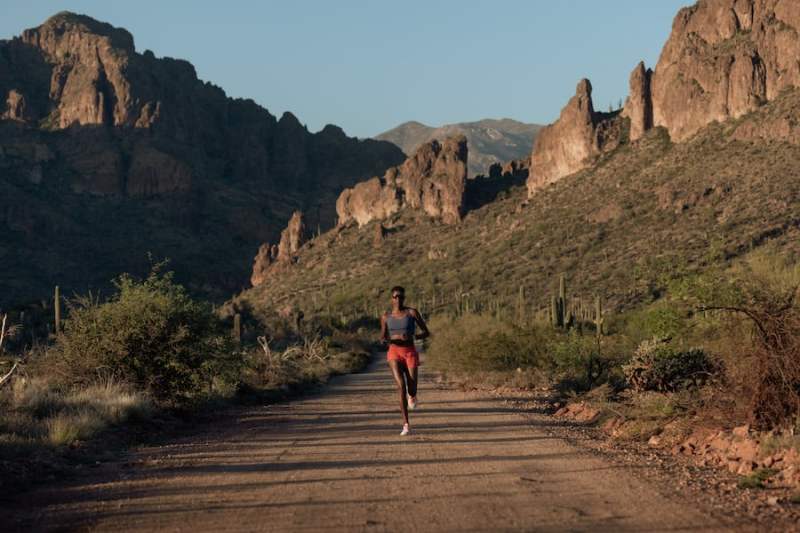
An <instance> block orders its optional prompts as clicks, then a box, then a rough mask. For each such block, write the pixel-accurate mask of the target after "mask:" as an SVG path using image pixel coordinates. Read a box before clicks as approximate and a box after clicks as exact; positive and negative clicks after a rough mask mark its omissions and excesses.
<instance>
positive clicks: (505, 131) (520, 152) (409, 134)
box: [375, 118, 542, 179]
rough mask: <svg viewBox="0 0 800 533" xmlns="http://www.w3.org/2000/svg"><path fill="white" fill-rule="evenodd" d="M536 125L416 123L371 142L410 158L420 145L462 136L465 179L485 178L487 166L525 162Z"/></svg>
mask: <svg viewBox="0 0 800 533" xmlns="http://www.w3.org/2000/svg"><path fill="white" fill-rule="evenodd" d="M540 129H542V126H540V125H539V124H525V123H522V122H517V121H516V120H511V119H507V118H505V119H500V120H494V119H484V120H478V121H475V122H459V123H456V124H446V125H444V126H439V127H438V128H432V127H430V126H426V125H425V124H421V123H419V122H415V121H412V122H405V123H403V124H400V125H399V126H397V127H396V128H392V129H391V130H389V131H386V132H384V133H381V134H380V135H377V136H376V137H375V138H376V139H378V140H382V141H389V142H391V143H394V144H396V145H397V146H399V147H400V148H401V149H402V150H403V152H405V153H406V154H413V153H414V152H416V151H417V148H419V147H420V146H421V145H422V144H423V143H426V142H428V141H431V140H433V139H445V138H447V137H452V136H454V135H464V136H465V137H466V138H467V145H468V146H469V162H468V164H467V170H468V173H467V179H471V178H474V177H475V176H478V175H486V173H487V172H488V169H489V166H490V165H492V164H493V163H496V162H497V161H510V160H512V159H520V158H528V157H530V154H531V146H533V140H534V139H535V138H536V134H537V133H538V131H539V130H540Z"/></svg>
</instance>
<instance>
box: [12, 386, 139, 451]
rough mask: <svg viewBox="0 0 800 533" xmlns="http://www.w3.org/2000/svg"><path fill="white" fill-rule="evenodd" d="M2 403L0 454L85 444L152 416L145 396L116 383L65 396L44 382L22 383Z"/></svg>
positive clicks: (68, 393)
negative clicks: (130, 422) (103, 432)
mask: <svg viewBox="0 0 800 533" xmlns="http://www.w3.org/2000/svg"><path fill="white" fill-rule="evenodd" d="M2 403H3V416H2V418H0V455H7V454H9V453H10V454H11V455H16V454H17V453H18V452H19V451H20V450H21V449H25V448H28V449H30V448H36V447H41V446H45V447H49V446H53V447H58V446H62V445H70V444H73V443H75V442H77V441H85V440H88V439H90V438H92V437H94V436H96V435H97V434H98V433H100V432H102V431H103V430H105V429H108V428H111V427H113V426H118V425H120V424H124V423H125V422H127V421H129V420H131V419H145V418H147V417H148V416H149V415H150V413H151V412H152V406H151V403H150V401H149V400H148V399H147V398H146V397H145V396H144V395H142V394H140V393H136V392H134V391H133V390H131V389H130V388H129V387H127V386H125V385H122V384H119V383H114V382H110V381H108V382H104V383H98V384H92V385H88V386H86V387H81V388H78V389H74V390H66V391H65V390H60V389H58V388H56V387H54V386H53V385H52V384H51V383H50V382H48V381H47V380H45V379H42V378H38V379H19V380H17V381H16V382H15V383H14V386H13V388H12V389H11V390H10V391H6V392H5V394H4V396H3V399H2ZM3 451H5V452H6V453H3Z"/></svg>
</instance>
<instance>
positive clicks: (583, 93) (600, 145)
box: [527, 79, 621, 195]
mask: <svg viewBox="0 0 800 533" xmlns="http://www.w3.org/2000/svg"><path fill="white" fill-rule="evenodd" d="M617 115H618V113H599V112H596V111H595V110H594V105H593V104H592V84H591V83H590V82H589V80H587V79H583V80H581V81H580V82H579V83H578V86H577V88H576V90H575V96H573V97H572V98H571V99H570V101H569V102H567V105H566V106H564V109H562V110H561V115H560V116H559V118H558V120H557V121H556V122H555V123H553V124H551V125H549V126H547V127H545V128H544V129H542V131H540V132H539V134H538V136H537V137H536V141H535V142H534V145H533V153H532V154H531V174H530V176H529V177H528V181H527V184H528V194H529V195H532V194H534V193H535V192H536V191H537V190H538V189H540V188H542V187H544V186H545V185H547V184H549V183H552V182H554V181H556V180H558V179H561V178H562V177H564V176H567V175H569V174H572V173H574V172H577V171H578V170H580V169H582V168H585V167H586V166H588V165H590V164H591V163H592V162H593V161H594V159H595V158H596V157H597V156H598V155H600V154H601V153H603V152H604V151H608V150H612V149H613V148H615V147H616V146H617V145H618V144H619V142H620V140H621V132H620V128H619V120H618V117H617Z"/></svg>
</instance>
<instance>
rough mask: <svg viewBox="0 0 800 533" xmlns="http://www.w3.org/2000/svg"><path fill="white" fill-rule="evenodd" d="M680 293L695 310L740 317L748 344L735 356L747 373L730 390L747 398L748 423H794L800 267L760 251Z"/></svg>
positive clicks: (799, 403)
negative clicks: (683, 294)
mask: <svg viewBox="0 0 800 533" xmlns="http://www.w3.org/2000/svg"><path fill="white" fill-rule="evenodd" d="M682 288H683V290H684V291H685V294H686V295H687V296H688V297H689V298H691V299H692V300H693V301H694V302H696V305H697V306H698V307H699V308H700V309H703V310H705V311H708V312H712V313H724V314H728V315H732V316H734V317H740V318H741V319H743V320H741V321H739V324H741V325H742V326H747V327H748V330H749V334H750V338H751V343H750V344H751V345H750V346H747V345H743V346H740V347H738V351H739V353H738V354H736V355H737V356H738V357H739V358H742V359H746V360H747V361H749V367H750V368H749V369H747V371H743V372H740V374H739V376H738V377H739V378H740V379H741V382H740V383H737V384H736V385H737V387H738V388H740V389H741V391H742V393H743V394H746V395H747V397H748V398H750V402H749V409H748V411H749V417H750V419H751V422H752V423H753V424H754V425H756V426H760V427H764V428H770V427H775V426H780V425H784V424H787V423H789V424H790V423H792V422H794V421H795V419H796V417H797V416H798V414H800V304H799V303H798V301H797V296H798V292H799V291H800V264H797V263H791V262H789V261H788V260H787V259H786V258H785V257H782V256H781V255H779V254H776V253H772V252H770V251H769V250H767V251H762V252H759V253H754V254H751V255H750V256H749V257H748V258H747V259H746V260H745V261H743V262H742V263H740V264H738V265H737V266H735V267H734V268H732V269H730V270H728V271H726V272H713V273H710V274H707V275H705V276H700V277H697V278H695V279H692V280H690V282H688V283H686V284H685V285H684V286H683V287H682Z"/></svg>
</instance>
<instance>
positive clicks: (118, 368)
mask: <svg viewBox="0 0 800 533" xmlns="http://www.w3.org/2000/svg"><path fill="white" fill-rule="evenodd" d="M115 286H116V292H115V293H114V294H113V295H112V296H111V298H110V299H109V300H108V301H107V302H104V303H100V302H98V301H97V300H95V299H92V298H89V297H84V298H78V299H76V300H74V301H72V302H71V303H70V309H69V317H68V318H67V320H66V321H65V324H64V331H63V333H62V334H60V335H59V336H58V338H57V340H56V344H55V347H54V350H52V356H53V357H52V358H49V359H50V361H49V362H52V363H54V364H55V366H56V367H57V369H58V371H59V372H60V374H61V375H62V376H63V377H64V378H65V379H67V380H68V381H70V382H73V383H86V382H91V381H94V380H96V379H97V378H98V377H100V378H113V379H115V380H118V381H122V382H129V383H131V384H133V385H135V386H136V387H137V388H139V389H140V390H144V391H147V392H148V393H150V394H151V395H152V397H153V398H155V399H156V400H158V401H161V402H185V401H187V400H190V399H193V398H197V397H198V396H199V395H200V394H201V393H203V392H206V391H208V392H210V391H212V390H213V389H215V388H219V387H226V386H227V387H230V386H232V385H233V384H235V382H236V381H237V380H238V376H239V371H240V366H241V357H240V356H239V354H237V353H236V352H235V351H234V346H233V343H232V340H231V338H230V335H228V332H227V331H226V330H223V329H222V324H221V323H220V322H219V321H218V320H217V318H216V317H215V316H214V314H213V313H212V310H211V307H210V306H209V305H207V304H205V303H201V302H197V301H195V300H193V299H191V298H190V297H189V296H188V295H187V294H186V291H185V289H184V288H183V287H182V286H180V285H178V284H176V283H174V282H173V279H172V273H171V272H170V273H161V272H160V271H159V267H155V268H154V269H153V271H152V272H151V274H150V275H149V276H148V277H147V278H146V279H144V280H141V281H138V280H135V279H134V278H132V277H130V276H128V275H122V276H120V277H119V278H118V279H117V280H116V281H115Z"/></svg>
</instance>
